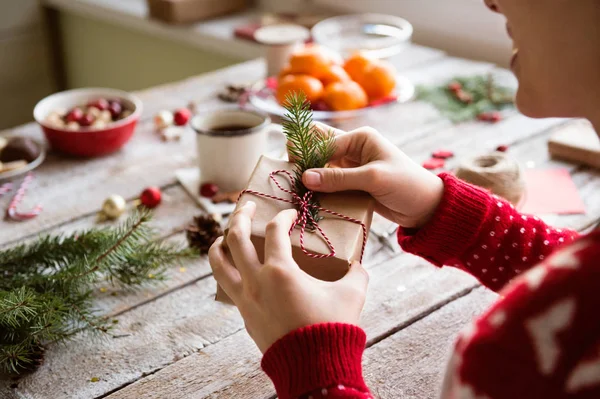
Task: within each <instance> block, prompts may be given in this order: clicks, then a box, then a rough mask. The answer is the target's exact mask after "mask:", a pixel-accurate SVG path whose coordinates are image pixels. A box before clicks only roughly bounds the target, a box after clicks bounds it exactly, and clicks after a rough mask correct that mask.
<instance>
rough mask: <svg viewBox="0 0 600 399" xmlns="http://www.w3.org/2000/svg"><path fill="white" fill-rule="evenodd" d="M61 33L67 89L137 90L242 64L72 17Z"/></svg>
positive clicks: (62, 22)
mask: <svg viewBox="0 0 600 399" xmlns="http://www.w3.org/2000/svg"><path fill="white" fill-rule="evenodd" d="M60 29H61V35H62V39H63V51H64V52H65V54H64V63H65V69H66V75H67V86H68V87H69V88H75V87H85V86H88V87H90V86H96V87H98V86H99V87H111V88H116V89H122V90H138V89H144V88H147V87H151V86H155V85H158V84H161V83H166V82H172V81H176V80H180V79H183V78H186V77H188V76H193V75H198V74H201V73H203V72H208V71H212V70H215V69H218V68H222V67H224V66H227V65H231V64H235V63H237V62H240V61H241V60H236V59H233V58H229V57H224V56H221V55H218V54H214V53H210V52H205V51H202V50H199V49H197V48H195V47H191V46H188V45H185V44H180V43H176V42H173V41H171V40H167V39H161V38H157V37H156V36H151V35H146V34H143V33H139V32H136V31H133V30H129V29H126V28H123V27H121V26H116V25H111V24H108V23H104V22H99V21H96V20H93V19H89V18H84V17H81V16H78V15H74V14H71V13H61V14H60Z"/></svg>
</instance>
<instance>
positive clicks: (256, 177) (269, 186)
mask: <svg viewBox="0 0 600 399" xmlns="http://www.w3.org/2000/svg"><path fill="white" fill-rule="evenodd" d="M281 169H284V170H288V171H290V172H293V170H294V165H293V164H291V163H288V162H285V161H279V160H274V159H270V158H267V157H264V156H263V157H262V158H261V159H260V160H259V162H258V164H257V165H256V168H255V169H254V172H253V173H252V176H251V177H250V181H249V183H248V187H247V189H249V190H253V191H257V192H260V193H264V194H270V195H273V196H276V197H280V198H286V199H289V198H290V197H291V196H290V194H288V193H286V192H284V191H281V190H280V189H279V188H278V187H277V186H276V185H275V183H274V182H273V181H272V180H271V179H270V178H269V174H270V173H271V172H273V171H276V170H281ZM276 179H277V180H278V181H279V182H280V184H281V186H282V187H284V188H290V182H289V178H288V177H287V176H286V175H284V174H280V175H278V176H276ZM319 199H320V203H321V207H323V208H325V209H329V210H331V211H335V212H338V213H340V214H342V215H344V216H348V217H352V218H354V219H358V220H360V221H361V222H362V223H364V224H365V226H366V227H367V234H368V232H369V228H370V226H371V220H372V219H373V210H374V207H375V200H374V199H373V198H372V197H371V196H370V195H368V194H366V193H364V192H354V191H353V192H343V193H335V194H319ZM248 201H253V202H255V203H256V214H255V216H254V222H253V224H252V237H251V240H252V243H253V244H254V247H255V248H256V252H257V253H258V257H259V259H260V261H261V262H262V261H263V259H264V247H265V237H264V236H265V227H266V225H267V223H268V222H269V221H271V220H272V219H273V218H274V217H275V216H276V215H277V214H278V213H279V212H281V211H282V210H285V209H289V208H292V207H293V205H292V204H289V203H287V202H283V201H278V200H274V199H270V198H264V197H260V196H257V195H254V194H250V193H246V194H244V195H242V197H241V198H240V200H239V201H238V204H237V207H238V208H239V207H241V206H244V204H245V203H246V202H248ZM320 216H322V217H323V219H322V220H320V221H319V227H321V229H323V231H324V232H325V234H326V235H327V237H328V238H329V240H330V241H331V243H332V245H333V247H334V249H335V252H336V255H335V256H334V257H329V258H322V259H315V258H311V257H309V256H307V255H306V254H305V253H304V252H303V251H302V249H301V248H300V229H294V231H293V232H292V235H291V239H292V245H293V248H292V255H293V257H294V260H295V261H296V263H298V266H300V268H301V269H302V270H304V271H305V272H306V273H308V274H310V275H311V276H313V277H315V278H318V279H320V280H325V281H336V280H339V279H341V278H342V277H344V276H345V275H346V273H347V272H348V267H349V264H350V262H351V261H353V260H359V259H360V256H361V250H362V245H363V229H362V227H361V225H360V224H357V223H353V222H350V221H347V220H344V219H340V218H338V217H336V216H333V215H329V214H327V213H323V212H321V214H320ZM225 235H227V230H226V231H225ZM304 243H305V248H306V249H307V250H309V251H311V252H315V253H322V254H327V253H329V252H330V251H329V249H328V247H327V244H326V242H325V241H324V240H323V238H322V237H321V236H320V235H319V234H318V232H310V231H305V235H304ZM216 300H217V301H221V302H225V303H231V301H230V299H229V298H228V297H227V295H226V294H225V292H223V290H222V289H221V288H220V287H217V295H216Z"/></svg>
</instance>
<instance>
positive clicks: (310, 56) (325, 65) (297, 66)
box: [290, 46, 331, 78]
mask: <svg viewBox="0 0 600 399" xmlns="http://www.w3.org/2000/svg"><path fill="white" fill-rule="evenodd" d="M330 65H331V59H330V57H329V56H328V55H327V54H326V53H325V52H324V51H322V50H321V48H320V47H317V46H310V47H304V48H302V49H301V50H298V51H296V52H294V53H293V54H292V55H291V57H290V73H293V74H305V75H310V76H314V77H316V78H320V77H321V76H323V75H325V74H326V73H327V71H328V70H329V67H330Z"/></svg>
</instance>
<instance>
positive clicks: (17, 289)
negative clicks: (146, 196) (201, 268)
mask: <svg viewBox="0 0 600 399" xmlns="http://www.w3.org/2000/svg"><path fill="white" fill-rule="evenodd" d="M150 219H151V215H150V213H149V212H148V211H141V212H140V213H137V214H135V215H133V216H132V217H131V218H130V219H129V220H128V221H127V222H126V223H125V224H123V226H121V227H118V228H112V229H111V228H104V229H91V230H88V231H83V232H79V233H74V234H72V235H68V236H46V237H40V238H39V239H38V240H37V241H35V242H33V243H31V244H22V245H19V246H16V247H14V248H10V249H6V250H3V251H0V372H5V373H9V374H18V373H22V372H24V371H30V370H34V369H35V368H36V367H37V366H39V364H40V363H41V361H42V360H43V353H44V346H45V345H47V344H49V343H52V342H59V341H65V340H68V339H69V338H71V337H72V336H73V335H75V334H76V333H78V332H80V331H82V330H83V331H88V332H92V333H97V334H104V333H107V332H108V331H109V330H110V328H111V326H112V321H111V320H108V319H107V318H106V317H104V316H102V315H100V314H98V313H97V312H95V311H94V309H93V296H92V294H93V289H94V285H95V284H96V283H99V282H101V281H108V282H110V283H112V284H114V285H117V284H118V285H122V286H124V287H132V288H135V287H139V286H141V285H143V284H146V283H152V282H155V281H158V280H161V279H162V278H163V277H164V272H165V271H166V269H167V268H168V267H170V266H172V265H174V264H179V263H180V262H181V261H182V260H184V259H187V258H191V257H194V256H196V255H197V253H196V251H193V250H189V249H183V248H180V247H179V246H177V245H174V244H169V243H164V242H159V241H154V238H155V235H154V232H153V230H152V229H151V228H150V227H149V225H148V223H149V222H150Z"/></svg>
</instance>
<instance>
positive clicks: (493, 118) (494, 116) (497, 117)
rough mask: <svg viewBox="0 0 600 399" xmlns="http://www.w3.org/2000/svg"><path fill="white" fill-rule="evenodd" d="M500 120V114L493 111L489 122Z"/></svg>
mask: <svg viewBox="0 0 600 399" xmlns="http://www.w3.org/2000/svg"><path fill="white" fill-rule="evenodd" d="M501 120H502V114H501V113H500V112H498V111H494V112H492V113H491V115H490V122H492V123H496V122H500V121H501Z"/></svg>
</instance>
